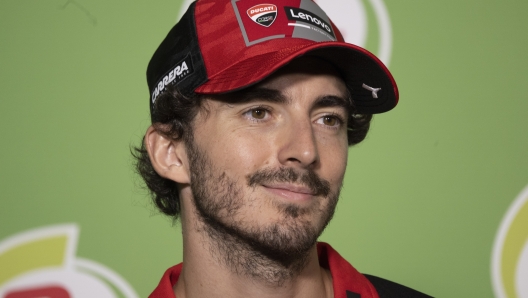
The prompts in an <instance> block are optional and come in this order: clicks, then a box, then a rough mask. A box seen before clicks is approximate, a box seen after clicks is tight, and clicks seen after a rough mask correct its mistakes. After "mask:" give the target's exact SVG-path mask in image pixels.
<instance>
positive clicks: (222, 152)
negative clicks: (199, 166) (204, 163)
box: [211, 132, 269, 174]
mask: <svg viewBox="0 0 528 298" xmlns="http://www.w3.org/2000/svg"><path fill="white" fill-rule="evenodd" d="M263 144H266V141H265V140H263V139H262V138H261V137H259V136H258V134H253V135H246V134H240V133H237V132H231V134H229V135H226V137H223V138H221V139H220V140H219V139H218V138H215V139H214V141H212V142H211V147H212V148H211V149H212V152H214V154H213V155H211V156H214V158H215V160H214V163H215V164H217V165H221V167H219V168H224V169H226V170H227V171H228V172H234V171H236V172H243V173H245V174H249V173H252V172H254V171H255V170H256V169H258V168H260V167H262V166H263V165H264V164H265V161H266V159H267V157H268V151H269V150H268V149H269V146H265V145H263Z"/></svg>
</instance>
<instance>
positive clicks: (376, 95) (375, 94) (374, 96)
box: [363, 83, 381, 98]
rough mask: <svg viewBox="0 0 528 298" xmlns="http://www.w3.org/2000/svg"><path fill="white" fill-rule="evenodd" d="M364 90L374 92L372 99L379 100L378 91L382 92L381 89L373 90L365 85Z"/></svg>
mask: <svg viewBox="0 0 528 298" xmlns="http://www.w3.org/2000/svg"><path fill="white" fill-rule="evenodd" d="M363 88H365V89H367V90H368V91H372V97H373V98H378V91H380V90H381V88H372V87H370V86H369V85H367V84H365V83H363Z"/></svg>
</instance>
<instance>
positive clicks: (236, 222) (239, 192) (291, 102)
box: [187, 60, 348, 265]
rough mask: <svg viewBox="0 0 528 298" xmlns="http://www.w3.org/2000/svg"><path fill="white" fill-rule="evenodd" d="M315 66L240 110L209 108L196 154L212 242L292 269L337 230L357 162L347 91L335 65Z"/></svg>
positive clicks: (196, 180)
mask: <svg viewBox="0 0 528 298" xmlns="http://www.w3.org/2000/svg"><path fill="white" fill-rule="evenodd" d="M308 62H309V63H308ZM308 62H306V61H305V62H303V64H301V62H294V63H292V65H291V66H289V67H288V66H287V67H285V68H284V69H283V70H281V71H280V72H278V73H276V74H275V75H273V76H272V77H270V78H269V79H267V80H265V81H264V82H262V83H260V84H258V85H257V86H255V87H252V88H251V89H249V90H248V91H244V92H243V93H241V95H240V94H239V95H237V99H236V100H233V99H229V98H228V100H227V101H226V100H223V101H219V100H206V101H205V103H204V108H205V109H203V110H202V111H201V112H200V113H199V114H198V115H197V118H196V120H195V123H194V140H193V141H192V142H190V143H189V144H187V148H188V152H189V160H190V167H191V189H192V192H193V196H194V204H195V206H196V209H197V214H198V215H199V217H200V218H201V220H202V221H203V222H204V223H205V226H206V227H207V228H208V229H209V234H210V236H213V237H226V239H231V241H239V242H240V243H245V245H248V246H250V247H252V248H253V249H254V250H256V251H259V252H260V253H262V254H264V255H266V256H268V257H270V258H272V259H275V260H277V261H279V262H281V263H284V265H288V263H289V262H290V261H292V260H294V259H295V258H298V257H299V256H301V255H305V254H306V252H307V251H308V250H309V249H310V248H312V247H313V245H314V244H315V241H316V240H317V238H318V236H319V235H320V234H321V233H322V231H323V229H324V228H325V226H326V225H327V224H328V222H329V221H330V219H331V217H332V215H333V212H334V209H335V205H336V203H337V198H338V196H339V190H340V188H341V184H342V181H343V176H344V173H345V168H346V161H347V152H348V143H347V133H346V132H347V124H346V119H347V118H348V111H347V106H348V104H347V102H348V98H347V91H346V87H345V85H344V83H343V81H342V80H341V79H340V78H339V77H338V76H337V75H336V74H335V72H334V71H333V70H332V69H331V68H330V67H329V66H327V65H326V64H322V63H321V62H314V61H311V60H310V61H308ZM313 69H319V71H318V72H314V71H313ZM227 96H229V95H227ZM240 96H241V98H240Z"/></svg>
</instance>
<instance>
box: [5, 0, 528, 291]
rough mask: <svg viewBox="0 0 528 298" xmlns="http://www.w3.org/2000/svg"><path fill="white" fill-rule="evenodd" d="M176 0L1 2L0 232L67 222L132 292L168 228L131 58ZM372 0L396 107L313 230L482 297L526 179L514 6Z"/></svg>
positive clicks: (402, 278) (168, 261)
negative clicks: (143, 171)
mask: <svg viewBox="0 0 528 298" xmlns="http://www.w3.org/2000/svg"><path fill="white" fill-rule="evenodd" d="M180 4H181V2H179V1H141V2H139V1H136V2H132V1H122V0H121V1H101V0H92V1H84V0H76V1H71V0H70V1H69V2H68V1H66V0H63V1H60V0H45V1H35V0H32V1H6V0H4V1H1V2H0V139H1V147H0V153H1V154H0V240H1V239H2V238H6V237H8V236H10V235H13V234H16V233H19V232H21V231H24V230H27V229H32V228H35V227H39V226H45V225H52V224H60V223H77V224H78V226H79V227H80V240H79V244H78V249H77V255H78V256H80V257H84V258H89V259H91V260H94V261H97V262H99V263H102V264H104V265H105V266H107V267H109V268H112V270H114V271H115V272H117V273H119V274H120V275H121V276H122V277H123V278H124V279H126V280H127V281H128V282H129V283H130V284H131V285H132V286H133V287H134V289H135V290H136V291H137V293H138V294H139V296H140V297H146V296H147V295H148V294H149V293H150V291H151V290H152V289H153V288H154V286H155V285H156V284H157V282H158V281H159V279H160V277H161V275H162V273H163V271H164V270H165V269H166V268H167V267H169V266H170V265H172V264H176V263H178V262H180V260H181V238H180V235H179V233H180V232H179V227H178V225H177V224H176V225H173V224H172V222H171V221H170V220H169V219H167V218H165V217H163V216H161V215H158V214H157V213H156V211H155V210H154V208H153V207H152V206H151V205H150V203H149V201H148V198H147V196H146V192H145V191H144V190H142V189H141V181H140V180H139V178H138V177H137V176H135V174H134V173H133V170H132V159H131V157H130V153H129V146H130V145H133V144H137V143H138V142H139V140H140V138H141V137H142V135H143V133H144V131H145V129H146V128H147V127H148V125H149V115H148V91H147V86H146V81H145V70H146V65H147V63H148V61H149V59H150V56H151V55H152V53H153V52H154V50H155V48H156V47H157V46H158V44H159V43H160V41H161V40H162V39H163V37H164V36H165V34H166V33H167V32H168V30H169V29H170V28H171V26H172V25H173V24H174V22H175V20H176V17H177V15H178V11H179V9H180ZM385 4H386V6H387V8H388V11H389V14H390V18H391V23H392V32H393V50H392V56H391V57H392V58H391V62H390V69H391V71H392V72H393V75H394V76H395V78H396V80H397V82H398V85H399V88H400V104H399V105H398V107H397V108H396V109H395V110H393V111H391V112H390V113H387V114H383V115H379V116H376V117H375V118H374V122H373V127H372V131H371V134H370V135H369V136H368V138H367V140H366V141H365V142H364V143H362V144H360V145H358V146H356V147H353V148H351V149H350V158H349V168H348V172H347V176H346V178H345V179H346V181H345V187H344V190H343V193H342V196H341V201H340V203H339V205H338V210H337V213H336V216H335V218H334V221H333V222H332V223H331V224H330V226H329V228H328V229H327V230H326V231H325V233H324V235H323V236H322V240H323V241H327V242H329V243H331V244H332V245H333V246H334V248H336V249H337V250H338V251H339V252H340V253H341V254H342V255H343V256H345V258H347V259H348V260H349V261H351V262H352V263H353V264H354V265H355V266H356V268H358V269H359V270H360V271H362V272H365V273H370V274H375V275H378V276H382V277H384V278H387V279H391V280H394V281H397V282H400V283H403V284H406V285H408V286H411V287H414V288H417V289H419V290H422V291H424V292H426V293H429V294H431V295H433V296H438V297H493V296H494V294H493V290H492V287H491V279H490V259H491V251H492V247H493V241H494V237H495V234H496V231H497V229H498V227H499V224H500V221H501V219H502V217H503V216H504V214H505V212H506V210H507V209H508V207H509V206H510V204H511V202H512V201H513V200H514V199H515V197H516V196H517V194H518V193H519V192H521V190H522V189H523V188H524V187H525V186H526V185H528V157H527V152H528V137H527V129H528V95H527V86H528V82H527V80H528V70H527V69H528V58H527V54H526V53H527V46H528V38H527V36H528V35H527V34H526V32H525V31H526V29H528V2H526V1H517V0H506V1H489V0H486V1H482V0H481V1H475V0H471V1H455V0H445V1H423V0H420V1H416V0H415V1H389V0H386V1H385ZM369 22H370V21H369ZM369 24H370V23H369ZM367 46H368V47H369V49H371V50H372V51H374V52H376V50H377V48H376V47H377V43H376V41H375V39H373V38H372V37H369V41H368V43H367ZM527 229H528V227H527ZM0 270H2V269H1V268H0Z"/></svg>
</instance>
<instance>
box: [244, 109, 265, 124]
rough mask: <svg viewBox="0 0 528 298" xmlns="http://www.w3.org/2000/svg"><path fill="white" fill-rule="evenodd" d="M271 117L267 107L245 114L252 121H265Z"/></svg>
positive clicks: (248, 111) (251, 110)
mask: <svg viewBox="0 0 528 298" xmlns="http://www.w3.org/2000/svg"><path fill="white" fill-rule="evenodd" d="M270 116H271V113H270V109H269V108H266V107H255V108H252V109H250V110H247V111H246V112H244V117H246V118H248V119H249V120H252V121H265V120H267V119H268V118H269V117H270Z"/></svg>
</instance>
